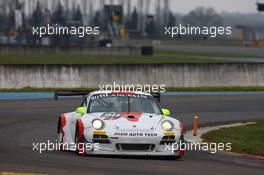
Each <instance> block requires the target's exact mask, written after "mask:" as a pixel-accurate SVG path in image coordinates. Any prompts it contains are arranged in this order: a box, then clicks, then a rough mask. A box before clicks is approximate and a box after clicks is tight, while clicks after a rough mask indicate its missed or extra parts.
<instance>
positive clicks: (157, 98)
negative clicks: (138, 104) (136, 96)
mask: <svg viewBox="0 0 264 175" xmlns="http://www.w3.org/2000/svg"><path fill="white" fill-rule="evenodd" d="M151 95H152V97H153V98H155V99H156V100H157V102H159V103H160V93H159V92H155V93H154V92H153V93H151Z"/></svg>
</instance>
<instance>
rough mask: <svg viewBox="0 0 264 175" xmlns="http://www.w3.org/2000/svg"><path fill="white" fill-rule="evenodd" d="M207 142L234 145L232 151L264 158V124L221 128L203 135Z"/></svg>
mask: <svg viewBox="0 0 264 175" xmlns="http://www.w3.org/2000/svg"><path fill="white" fill-rule="evenodd" d="M202 138H203V139H204V140H205V141H207V142H216V143H220V142H221V143H228V142H231V143H232V151H233V152H238V153H247V154H253V155H260V156H264V122H258V123H256V124H251V125H246V126H239V127H232V128H221V129H219V130H215V131H211V132H209V133H206V134H204V135H202Z"/></svg>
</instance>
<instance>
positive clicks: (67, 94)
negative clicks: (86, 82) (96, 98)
mask: <svg viewBox="0 0 264 175" xmlns="http://www.w3.org/2000/svg"><path fill="white" fill-rule="evenodd" d="M90 92H92V91H76V90H73V91H71V90H57V91H55V92H54V99H55V100H58V99H59V97H60V96H61V97H73V96H86V95H88V94H89V93H90Z"/></svg>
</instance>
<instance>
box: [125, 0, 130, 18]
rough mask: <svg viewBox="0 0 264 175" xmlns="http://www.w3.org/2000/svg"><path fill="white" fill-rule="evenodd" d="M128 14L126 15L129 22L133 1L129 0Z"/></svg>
mask: <svg viewBox="0 0 264 175" xmlns="http://www.w3.org/2000/svg"><path fill="white" fill-rule="evenodd" d="M126 10H127V14H126V18H127V20H129V19H130V14H131V0H127V9H126Z"/></svg>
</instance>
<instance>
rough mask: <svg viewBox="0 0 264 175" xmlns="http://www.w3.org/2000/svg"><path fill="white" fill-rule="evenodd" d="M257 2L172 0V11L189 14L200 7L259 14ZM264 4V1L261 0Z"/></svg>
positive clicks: (240, 0) (219, 10) (255, 0)
mask: <svg viewBox="0 0 264 175" xmlns="http://www.w3.org/2000/svg"><path fill="white" fill-rule="evenodd" d="M256 2H257V0H171V3H172V6H171V9H172V10H173V11H175V12H179V13H188V12H189V11H190V10H192V9H194V8H195V7H198V6H206V7H213V8H214V9H215V10H216V11H218V12H222V11H228V12H245V13H248V12H253V13H254V12H257V10H256ZM259 2H264V0H259Z"/></svg>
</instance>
